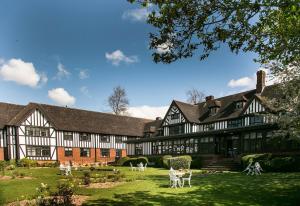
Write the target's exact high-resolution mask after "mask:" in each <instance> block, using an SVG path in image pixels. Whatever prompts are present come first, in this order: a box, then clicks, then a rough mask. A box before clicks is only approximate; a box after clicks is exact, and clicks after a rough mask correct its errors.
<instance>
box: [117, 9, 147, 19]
mask: <svg viewBox="0 0 300 206" xmlns="http://www.w3.org/2000/svg"><path fill="white" fill-rule="evenodd" d="M148 8H149V7H148ZM148 8H140V9H131V10H127V11H125V12H124V13H123V15H122V19H129V20H131V21H146V20H147V18H148V15H149V14H150V11H149V9H148Z"/></svg>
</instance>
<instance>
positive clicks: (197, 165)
mask: <svg viewBox="0 0 300 206" xmlns="http://www.w3.org/2000/svg"><path fill="white" fill-rule="evenodd" d="M202 167H203V158H202V157H201V156H199V155H197V156H196V155H195V156H192V162H191V168H192V169H201V168H202Z"/></svg>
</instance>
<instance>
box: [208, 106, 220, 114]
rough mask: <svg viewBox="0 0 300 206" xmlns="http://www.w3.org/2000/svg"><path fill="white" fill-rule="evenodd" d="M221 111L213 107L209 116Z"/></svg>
mask: <svg viewBox="0 0 300 206" xmlns="http://www.w3.org/2000/svg"><path fill="white" fill-rule="evenodd" d="M218 111H219V107H211V108H209V114H210V115H214V114H216V113H217V112H218Z"/></svg>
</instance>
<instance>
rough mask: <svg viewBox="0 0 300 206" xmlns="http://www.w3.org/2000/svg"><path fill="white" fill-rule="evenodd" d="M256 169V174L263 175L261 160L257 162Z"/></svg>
mask: <svg viewBox="0 0 300 206" xmlns="http://www.w3.org/2000/svg"><path fill="white" fill-rule="evenodd" d="M254 170H255V174H256V175H261V172H262V171H263V169H262V168H261V166H260V164H259V162H255V164H254Z"/></svg>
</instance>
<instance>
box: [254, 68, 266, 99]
mask: <svg viewBox="0 0 300 206" xmlns="http://www.w3.org/2000/svg"><path fill="white" fill-rule="evenodd" d="M256 78H257V80H256V93H261V92H262V91H263V90H264V87H265V86H266V72H265V71H263V70H259V71H257V73H256Z"/></svg>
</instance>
